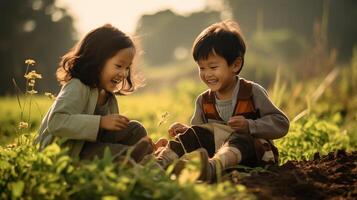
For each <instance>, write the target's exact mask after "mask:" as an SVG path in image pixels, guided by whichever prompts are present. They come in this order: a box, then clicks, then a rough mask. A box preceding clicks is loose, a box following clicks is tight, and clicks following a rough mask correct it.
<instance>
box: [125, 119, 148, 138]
mask: <svg viewBox="0 0 357 200" xmlns="http://www.w3.org/2000/svg"><path fill="white" fill-rule="evenodd" d="M128 129H129V130H130V132H132V133H133V135H135V136H136V137H138V138H139V139H140V138H143V137H146V136H147V135H148V133H147V131H146V129H145V127H144V126H143V125H142V124H141V123H140V122H139V121H136V120H130V122H129V124H128Z"/></svg>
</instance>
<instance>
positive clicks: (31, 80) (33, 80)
mask: <svg viewBox="0 0 357 200" xmlns="http://www.w3.org/2000/svg"><path fill="white" fill-rule="evenodd" d="M35 82H36V81H35V79H30V81H29V86H30V87H33V86H35Z"/></svg>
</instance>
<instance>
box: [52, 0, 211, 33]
mask: <svg viewBox="0 0 357 200" xmlns="http://www.w3.org/2000/svg"><path fill="white" fill-rule="evenodd" d="M56 4H57V5H58V6H60V7H64V8H67V9H68V12H69V13H70V14H71V15H72V16H73V18H74V19H75V26H76V28H77V30H78V32H79V36H80V37H81V36H83V35H84V34H85V33H87V32H88V31H90V30H92V29H93V28H96V27H98V26H101V25H103V24H105V23H111V24H113V25H114V26H116V27H118V28H119V29H121V30H123V31H124V32H128V33H134V32H135V28H136V23H137V22H138V20H139V19H140V16H141V15H143V14H153V13H156V12H158V11H160V10H165V9H171V10H173V11H175V12H177V13H179V14H182V15H187V14H189V13H191V12H195V11H201V10H203V9H204V8H205V6H206V1H205V0H195V1H190V0H130V1H128V0H127V1H124V0H101V1H98V0H75V1H73V0H58V1H57V3H56Z"/></svg>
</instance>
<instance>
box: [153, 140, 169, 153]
mask: <svg viewBox="0 0 357 200" xmlns="http://www.w3.org/2000/svg"><path fill="white" fill-rule="evenodd" d="M168 143H169V141H168V140H167V139H165V138H160V139H159V140H157V141H156V142H155V144H154V150H155V151H156V150H158V149H159V148H160V147H165V146H166V145H167V144H168Z"/></svg>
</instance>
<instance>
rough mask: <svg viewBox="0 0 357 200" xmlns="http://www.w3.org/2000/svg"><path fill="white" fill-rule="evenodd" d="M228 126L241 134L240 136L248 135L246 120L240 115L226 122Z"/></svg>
mask: <svg viewBox="0 0 357 200" xmlns="http://www.w3.org/2000/svg"><path fill="white" fill-rule="evenodd" d="M228 125H229V126H230V127H231V128H232V129H233V130H235V131H236V132H237V133H242V134H246V133H249V123H248V120H247V119H246V118H245V117H243V116H241V115H238V116H233V117H231V118H230V119H229V120H228Z"/></svg>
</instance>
